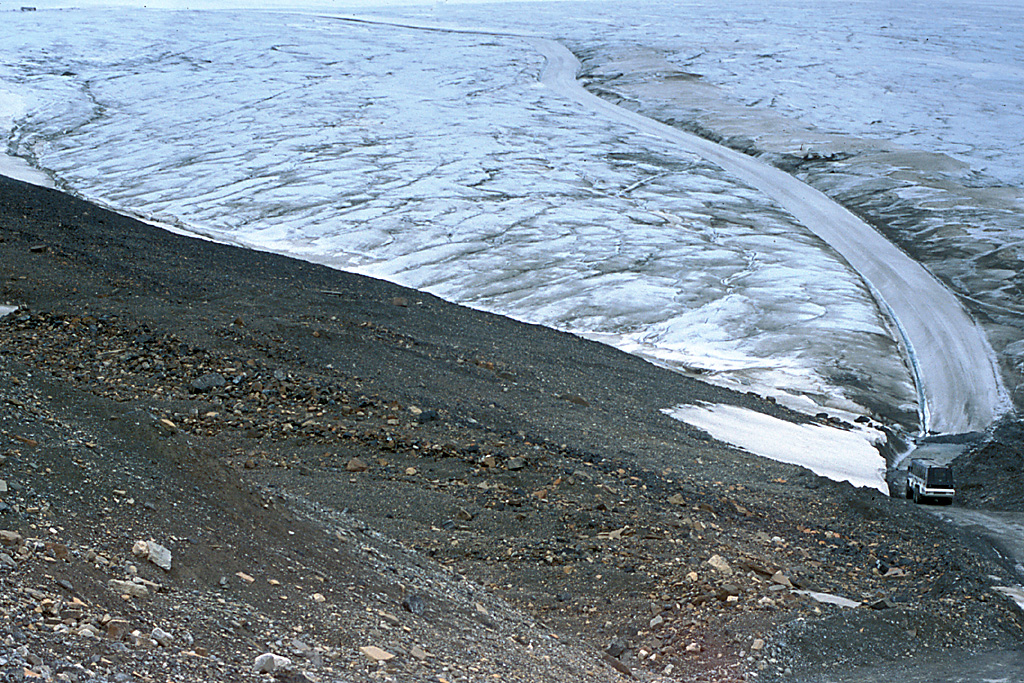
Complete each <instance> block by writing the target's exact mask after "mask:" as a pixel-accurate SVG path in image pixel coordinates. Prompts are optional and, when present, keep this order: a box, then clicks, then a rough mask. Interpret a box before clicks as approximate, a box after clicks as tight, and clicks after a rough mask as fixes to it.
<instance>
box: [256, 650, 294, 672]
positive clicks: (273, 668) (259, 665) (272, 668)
mask: <svg viewBox="0 0 1024 683" xmlns="http://www.w3.org/2000/svg"><path fill="white" fill-rule="evenodd" d="M291 665H292V660H290V659H289V658H287V657H283V656H281V655H276V654H274V653H273V652H264V653H263V654H261V655H260V656H259V657H257V658H256V661H254V662H253V665H252V670H253V673H258V674H272V673H275V672H277V671H282V670H284V669H289V668H291Z"/></svg>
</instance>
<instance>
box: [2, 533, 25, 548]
mask: <svg viewBox="0 0 1024 683" xmlns="http://www.w3.org/2000/svg"><path fill="white" fill-rule="evenodd" d="M0 543H2V544H3V545H20V544H21V534H19V533H18V532H17V531H5V530H0Z"/></svg>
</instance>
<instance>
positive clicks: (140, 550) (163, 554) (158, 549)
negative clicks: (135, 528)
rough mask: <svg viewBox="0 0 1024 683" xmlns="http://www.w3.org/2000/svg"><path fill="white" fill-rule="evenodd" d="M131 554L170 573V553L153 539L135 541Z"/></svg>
mask: <svg viewBox="0 0 1024 683" xmlns="http://www.w3.org/2000/svg"><path fill="white" fill-rule="evenodd" d="M132 554H133V555H135V556H136V557H142V558H145V559H147V560H149V561H150V562H152V563H153V564H155V565H156V566H158V567H160V568H161V569H163V570H164V571H167V572H169V571H171V551H170V550H168V549H167V548H165V547H163V546H162V545H160V544H159V543H157V542H156V541H154V540H153V539H150V540H148V541H136V542H135V545H133V546H132Z"/></svg>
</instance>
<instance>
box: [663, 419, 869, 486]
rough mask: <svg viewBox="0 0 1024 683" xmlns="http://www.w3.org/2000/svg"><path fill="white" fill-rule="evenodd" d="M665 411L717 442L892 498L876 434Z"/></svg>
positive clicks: (768, 420) (865, 431) (782, 422)
mask: <svg viewBox="0 0 1024 683" xmlns="http://www.w3.org/2000/svg"><path fill="white" fill-rule="evenodd" d="M662 412H664V413H665V414H666V415H668V416H670V417H673V418H675V419H677V420H680V421H681V422H685V423H687V424H689V425H693V426H694V427H697V428H699V429H703V430H704V431H706V432H707V433H708V434H710V435H711V436H712V437H713V438H715V439H718V440H719V441H724V442H725V443H728V444H732V445H733V446H736V447H738V448H742V449H743V450H746V451H749V452H751V453H753V454H754V455H759V456H762V457H765V458H770V459H772V460H777V461H779V462H786V463H790V464H792V465H800V466H801V467H806V468H807V469H809V470H811V471H812V472H814V473H815V474H818V475H820V476H822V477H827V478H829V479H832V480H835V481H848V482H850V483H851V484H853V485H854V486H861V487H865V488H873V489H878V490H879V491H881V492H882V493H885V494H886V495H888V493H889V487H888V486H887V485H886V483H885V458H883V457H882V456H881V454H880V453H879V452H878V450H876V449H875V446H874V444H875V443H877V442H880V441H882V440H883V439H884V437H883V436H882V434H881V433H879V432H878V431H876V430H873V429H865V428H859V429H855V430H852V431H851V430H846V429H839V428H837V427H827V426H825V425H820V424H796V423H793V422H787V421H785V420H780V419H778V418H775V417H772V416H770V415H765V414H764V413H758V412H756V411H753V410H748V409H747V408H741V407H739V406H730V405H721V404H716V405H679V406H676V407H675V408H666V409H664V410H663V411H662Z"/></svg>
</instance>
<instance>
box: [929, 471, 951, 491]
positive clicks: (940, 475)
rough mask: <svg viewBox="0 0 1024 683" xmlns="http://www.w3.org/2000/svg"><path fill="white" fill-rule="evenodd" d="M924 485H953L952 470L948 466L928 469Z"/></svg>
mask: <svg viewBox="0 0 1024 683" xmlns="http://www.w3.org/2000/svg"><path fill="white" fill-rule="evenodd" d="M926 486H949V487H952V486H953V470H951V469H949V468H948V467H932V468H931V469H929V470H928V481H927V484H926Z"/></svg>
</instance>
